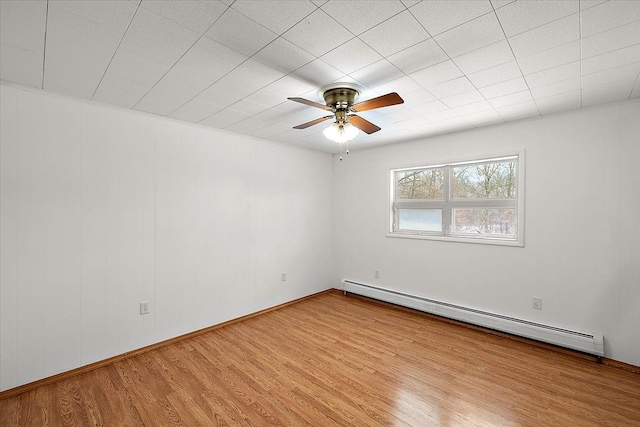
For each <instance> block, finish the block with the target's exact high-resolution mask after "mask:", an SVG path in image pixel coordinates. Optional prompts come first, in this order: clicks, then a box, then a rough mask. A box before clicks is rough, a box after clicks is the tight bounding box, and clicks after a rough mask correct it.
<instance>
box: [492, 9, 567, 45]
mask: <svg viewBox="0 0 640 427" xmlns="http://www.w3.org/2000/svg"><path fill="white" fill-rule="evenodd" d="M578 11H579V2H578V0H551V1H550V0H545V1H540V0H539V1H516V2H513V3H511V4H509V5H507V6H505V7H503V8H500V9H498V10H497V11H496V13H497V15H498V19H499V20H500V23H501V24H502V28H504V32H505V34H506V35H507V37H511V36H514V35H516V34H520V33H524V32H525V31H529V30H532V29H534V28H536V27H539V26H541V25H544V24H548V23H549V22H552V21H556V20H558V19H560V18H564V17H565V16H569V15H571V14H574V13H577V12H578Z"/></svg>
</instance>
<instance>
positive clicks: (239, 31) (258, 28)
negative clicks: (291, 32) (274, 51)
mask: <svg viewBox="0 0 640 427" xmlns="http://www.w3.org/2000/svg"><path fill="white" fill-rule="evenodd" d="M205 36H206V37H208V38H210V39H212V40H215V41H217V42H218V43H222V44H223V45H225V46H228V47H230V48H231V49H235V50H237V51H238V52H241V53H243V54H245V55H247V56H251V55H253V54H254V53H256V52H257V51H259V50H260V49H262V48H263V47H265V46H266V45H268V44H269V43H271V42H272V41H273V40H275V39H276V37H278V35H277V34H276V33H274V32H273V31H271V30H268V29H267V28H265V27H263V26H262V25H260V24H258V23H257V22H255V21H253V20H251V19H249V18H247V17H246V16H244V15H243V14H241V13H240V12H237V11H235V10H234V9H232V8H228V9H227V11H226V12H225V13H224V14H223V15H222V16H221V17H220V19H218V20H217V21H216V22H215V23H214V24H213V26H212V27H211V28H210V29H209V31H207V32H206V33H205Z"/></svg>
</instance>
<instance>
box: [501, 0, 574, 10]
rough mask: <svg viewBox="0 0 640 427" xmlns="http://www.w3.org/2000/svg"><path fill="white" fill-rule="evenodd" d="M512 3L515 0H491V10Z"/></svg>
mask: <svg viewBox="0 0 640 427" xmlns="http://www.w3.org/2000/svg"><path fill="white" fill-rule="evenodd" d="M514 1H516V0H491V4H492V5H493V8H494V9H496V10H497V9H500V8H501V7H505V6H506V5H508V4H511V3H513V2H514ZM583 1H584V0H583Z"/></svg>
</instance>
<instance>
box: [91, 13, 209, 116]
mask: <svg viewBox="0 0 640 427" xmlns="http://www.w3.org/2000/svg"><path fill="white" fill-rule="evenodd" d="M198 37H199V36H198V34H197V33H196V32H194V31H191V30H189V29H187V28H185V27H183V26H181V25H179V24H176V23H174V22H173V21H170V20H168V19H166V18H163V17H161V16H159V15H156V14H154V13H152V12H149V11H147V10H145V9H143V8H139V9H138V12H137V13H136V15H135V17H134V19H133V21H132V22H131V25H130V26H129V29H128V30H127V33H126V34H125V36H124V38H123V39H122V42H121V43H120V47H119V48H118V50H117V52H116V54H115V55H114V57H113V59H112V60H111V64H110V65H109V68H108V69H107V72H106V74H105V76H104V78H103V79H102V82H101V84H100V86H99V87H98V90H97V91H96V94H95V96H94V99H96V100H98V101H103V102H106V103H109V104H115V105H120V106H124V107H133V106H134V105H135V104H136V103H137V102H138V101H139V100H140V99H142V97H143V96H144V95H145V94H146V93H147V92H148V91H149V90H150V89H151V88H152V87H153V85H154V84H155V83H156V82H157V81H158V80H160V78H161V77H162V76H163V75H164V74H165V73H166V72H167V71H168V70H169V69H170V68H171V67H172V66H173V65H174V64H175V63H176V62H177V61H178V59H180V57H181V56H182V55H183V54H184V53H185V52H186V51H187V50H188V49H189V48H190V47H191V46H192V45H193V44H194V43H195V42H196V40H197V39H198Z"/></svg>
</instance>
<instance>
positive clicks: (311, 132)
mask: <svg viewBox="0 0 640 427" xmlns="http://www.w3.org/2000/svg"><path fill="white" fill-rule="evenodd" d="M0 5H1V10H0V28H1V37H0V42H1V50H0V63H1V76H0V77H1V79H2V80H4V81H6V82H12V83H17V84H20V85H26V86H32V87H36V88H40V89H44V90H47V91H52V92H58V93H63V94H68V95H72V96H77V97H81V98H86V99H93V100H95V101H99V102H102V103H107V104H113V105H117V106H122V107H126V108H131V109H134V110H140V111H145V112H149V113H153V114H157V115H160V116H167V117H172V118H175V119H179V120H184V121H188V122H193V123H199V124H201V125H205V126H210V127H214V128H222V129H228V130H230V131H233V132H238V133H242V134H247V135H253V136H257V137H261V138H265V139H269V140H273V141H280V142H283V143H288V144H292V145H296V146H299V147H304V148H309V149H314V150H320V151H325V152H329V153H335V152H338V151H339V147H338V145H337V144H336V143H333V142H331V141H328V140H327V139H325V138H324V136H323V135H322V130H323V129H324V127H326V123H325V124H321V125H317V126H313V127H310V128H308V129H305V130H295V129H292V127H293V126H295V125H298V124H300V123H303V122H306V121H309V120H313V119H315V118H318V117H320V116H322V115H324V112H323V111H322V110H319V109H315V108H311V107H308V106H305V105H302V104H298V103H295V102H291V101H287V99H286V98H287V97H293V96H299V97H304V98H307V99H310V100H313V101H316V102H322V100H321V98H320V97H319V96H318V94H317V89H318V88H319V87H320V86H323V85H326V84H328V83H331V82H337V81H345V82H351V83H356V84H358V85H360V86H361V87H362V88H363V92H362V94H361V96H360V100H366V99H368V98H373V97H376V96H379V95H382V94H385V93H388V92H398V93H399V94H400V95H401V96H402V97H403V98H404V100H405V103H404V104H402V105H398V106H393V107H388V108H383V109H379V110H374V111H368V112H364V113H362V117H364V118H366V119H367V120H369V121H372V122H374V123H375V124H377V125H379V126H380V127H382V130H381V131H379V132H377V133H375V134H373V135H369V136H367V135H365V134H360V135H359V136H358V137H357V138H356V139H355V140H354V141H352V142H351V143H350V144H351V147H350V148H351V149H358V148H362V147H369V146H374V145H379V144H389V143H394V142H400V141H406V140H412V139H419V138H425V137H429V136H432V135H436V134H442V133H447V132H453V131H457V130H461V129H468V128H475V127H481V126H485V125H489V124H495V123H502V122H508V121H513V120H519V119H523V118H528V117H537V116H540V115H546V114H552V113H556V112H560V111H565V110H572V109H578V108H584V107H588V106H592V105H598V104H605V103H610V102H617V101H623V100H627V99H631V98H637V97H639V96H640V80H639V75H640V1H636V0H630V1H622V0H610V1H600V0H565V1H562V0H552V1H542V0H540V1H535V0H519V1H509V0H501V1H499V0H492V1H489V0H484V1H483V0H475V1H409V0H402V1H400V0H386V1H380V0H377V1H364V0H358V1H345V0H342V1H333V0H330V1H321V0H313V1H307V0H299V1H297V0H286V1H257V0H249V1H245V0H235V1H232V0H222V1H148V0H142V1H78V0H74V1H58V0H49V1H45V0H43V1H13V0H2V1H0Z"/></svg>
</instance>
